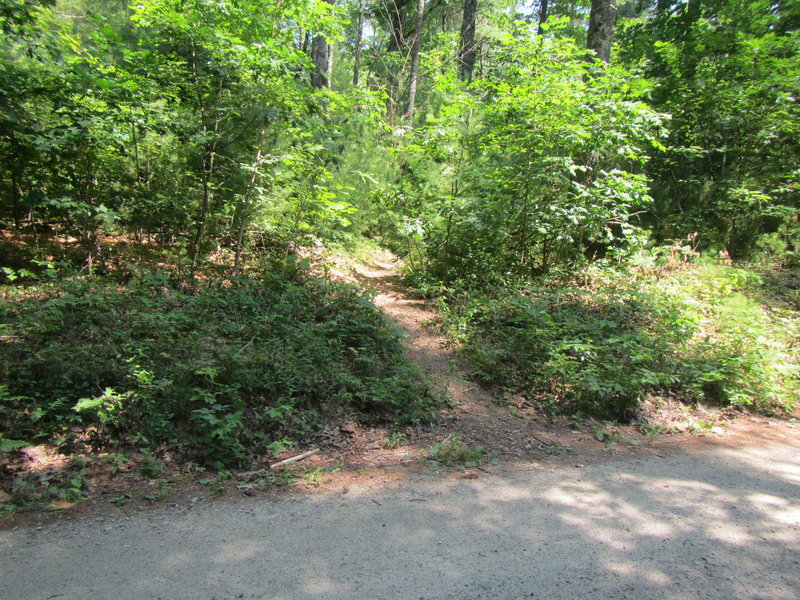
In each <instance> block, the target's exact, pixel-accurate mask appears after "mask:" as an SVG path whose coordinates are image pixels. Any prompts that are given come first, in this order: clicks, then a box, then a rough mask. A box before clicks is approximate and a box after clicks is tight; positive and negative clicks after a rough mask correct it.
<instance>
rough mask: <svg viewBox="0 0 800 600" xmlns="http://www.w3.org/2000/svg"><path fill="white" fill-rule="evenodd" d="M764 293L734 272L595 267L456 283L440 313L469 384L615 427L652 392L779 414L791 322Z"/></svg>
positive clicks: (795, 392)
mask: <svg viewBox="0 0 800 600" xmlns="http://www.w3.org/2000/svg"><path fill="white" fill-rule="evenodd" d="M769 292H770V290H769V289H767V288H766V287H765V286H764V285H763V282H762V279H761V277H759V276H758V275H756V274H755V273H753V272H751V271H748V270H745V269H738V268H734V267H731V266H726V265H705V266H699V265H682V266H679V267H673V268H671V269H663V270H661V271H652V270H646V269H639V270H633V271H628V272H626V273H619V272H616V271H612V270H600V269H595V270H594V271H590V272H588V273H587V275H586V278H585V279H584V281H583V282H582V284H581V285H577V284H574V285H572V286H571V287H564V286H563V282H561V283H560V284H559V285H558V286H556V285H547V284H540V285H525V286H517V287H515V288H514V289H493V290H491V291H482V292H476V291H472V292H465V291H464V289H463V288H457V287H456V288H455V289H452V288H451V289H450V290H448V293H447V295H446V296H444V297H440V305H441V308H442V312H443V314H444V319H445V323H446V325H447V326H448V327H449V329H450V331H451V333H452V334H453V335H454V337H456V338H458V340H459V341H460V342H461V343H462V348H463V352H464V354H465V355H466V357H467V358H468V360H469V361H470V362H471V364H472V366H473V369H474V371H475V374H476V375H477V376H478V377H479V378H480V379H482V380H483V381H484V382H485V383H487V384H490V385H492V386H494V387H495V388H496V389H497V390H498V391H499V392H501V393H511V394H521V395H522V396H524V397H525V398H526V399H527V400H528V401H529V402H530V403H532V404H536V405H539V406H541V407H542V408H544V409H545V410H547V411H548V412H550V413H552V414H556V413H566V414H575V413H585V414H590V415H593V416H597V417H601V418H614V419H624V418H627V417H630V416H631V415H632V414H633V413H634V412H635V410H636V408H637V406H638V405H639V403H640V402H641V400H642V399H643V398H644V397H645V396H646V395H648V394H659V393H668V394H670V395H671V396H675V397H678V398H681V399H682V400H684V401H687V402H694V401H700V400H703V401H710V402H716V403H720V404H722V405H732V406H739V407H752V408H754V409H755V410H758V411H762V412H767V413H782V412H791V411H792V410H793V407H794V406H795V405H796V402H797V400H798V396H800V385H799V381H800V378H799V377H798V373H799V370H798V362H797V358H796V354H797V352H796V348H795V347H794V346H795V345H796V343H797V339H798V334H799V333H800V318H799V315H798V312H797V306H796V305H794V306H793V305H791V303H788V304H787V303H786V302H783V301H781V300H780V299H778V298H777V297H774V296H773V297H768V294H769ZM784 299H785V297H784Z"/></svg>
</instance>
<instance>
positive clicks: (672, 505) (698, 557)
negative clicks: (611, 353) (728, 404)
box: [0, 437, 800, 600]
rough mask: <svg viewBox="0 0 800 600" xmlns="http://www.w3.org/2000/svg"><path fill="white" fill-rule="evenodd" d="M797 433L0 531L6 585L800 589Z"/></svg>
mask: <svg viewBox="0 0 800 600" xmlns="http://www.w3.org/2000/svg"><path fill="white" fill-rule="evenodd" d="M798 450H800V440H798V439H797V437H793V438H789V439H787V440H785V441H781V442H780V443H774V444H760V445H758V446H754V447H742V448H738V449H731V448H711V449H705V450H696V449H695V450H693V451H691V452H683V453H682V452H675V453H672V454H669V455H664V456H658V455H655V454H648V453H643V454H641V455H626V456H625V457H624V458H622V459H620V458H619V457H611V456H609V457H608V458H607V459H606V460H598V461H595V462H593V463H590V464H586V465H584V464H579V463H578V464H577V466H576V464H569V463H567V462H564V463H563V464H561V465H542V464H538V465H537V464H535V463H505V464H503V465H501V466H500V467H497V468H495V469H490V470H487V471H479V476H476V478H473V479H465V478H464V474H459V473H446V474H424V473H409V475H408V478H407V479H406V480H405V481H403V482H402V483H401V484H390V486H391V487H382V486H381V485H372V486H366V487H363V488H353V489H348V490H347V492H346V493H341V492H338V493H326V494H321V493H317V494H315V495H303V496H299V497H291V498H284V499H281V500H274V499H273V500H268V499H265V498H264V497H251V498H247V497H243V498H240V499H223V500H220V501H216V502H209V501H207V500H205V499H202V500H199V499H195V501H194V502H187V503H185V504H181V505H176V506H167V507H162V508H161V509H159V510H149V511H143V512H138V513H137V512H131V513H128V514H127V515H126V516H122V515H123V514H125V513H124V511H120V510H118V509H113V508H111V507H110V508H109V509H108V512H107V513H106V514H95V515H91V516H84V517H78V518H72V519H69V518H67V519H62V520H56V521H55V522H53V523H50V524H45V525H42V526H38V527H37V526H36V525H35V524H33V525H25V526H17V527H15V528H13V529H10V530H7V531H3V532H0V564H2V565H3V567H2V571H1V572H0V596H1V597H2V598H4V599H8V600H27V599H31V600H32V599H37V600H44V599H50V598H59V599H64V600H71V599H75V600H90V599H98V600H99V599H104V600H105V599H112V598H113V599H120V600H122V599H126V598H131V599H134V598H152V599H156V598H162V599H164V600H168V599H170V600H172V599H179V598H192V599H207V600H211V599H215V600H223V599H229V598H230V599H233V598H248V599H253V598H264V599H266V598H269V599H279V598H280V599H293V600H294V599H326V600H333V599H338V598H342V599H345V598H347V599H352V598H365V599H366V598H369V599H378V598H386V599H387V600H388V599H391V600H398V599H406V598H407V599H413V600H417V599H420V598H425V599H434V598H436V599H439V598H441V599H445V598H448V599H449V598H452V599H471V598H509V599H513V598H542V599H544V598H546V599H555V598H587V599H588V598H597V599H603V600H606V599H609V598H632V599H641V598H675V599H678V598H681V599H685V598H704V599H710V598H720V599H726V600H727V599H732V598H763V599H767V598H769V599H773V600H774V599H786V600H790V599H797V598H800V452H798Z"/></svg>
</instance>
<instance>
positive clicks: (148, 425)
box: [0, 269, 434, 466]
mask: <svg viewBox="0 0 800 600" xmlns="http://www.w3.org/2000/svg"><path fill="white" fill-rule="evenodd" d="M10 294H11V298H10V299H8V300H5V301H3V302H2V304H0V334H2V337H1V338H0V340H2V342H0V343H2V347H3V352H2V356H1V357H0V378H1V379H0V382H1V383H2V384H3V387H2V388H0V389H2V393H0V434H2V435H5V436H6V437H8V438H14V439H17V438H26V439H31V440H32V439H41V438H46V437H53V436H55V437H59V436H62V437H63V436H66V437H67V438H68V437H69V436H70V435H72V434H74V433H75V432H80V431H87V430H90V431H92V432H94V436H95V438H94V441H95V442H96V443H105V442H107V441H108V440H110V439H112V438H121V439H123V440H127V441H130V442H132V443H136V444H139V445H144V446H151V447H154V446H155V445H157V444H160V443H162V442H170V443H180V444H182V445H183V446H184V447H186V448H188V449H190V450H191V451H192V452H193V453H194V454H196V455H198V456H199V457H200V458H201V459H203V460H204V461H205V462H207V463H210V464H215V463H216V464H217V465H218V466H222V465H226V464H231V463H235V462H237V461H240V460H241V459H243V458H244V457H246V456H247V455H248V454H249V453H251V452H255V451H263V450H264V449H265V448H268V447H269V446H270V444H274V443H275V442H278V441H281V440H284V439H291V440H299V439H303V438H304V437H307V436H308V435H309V434H310V433H311V432H313V431H314V430H315V428H317V427H318V426H319V424H320V423H321V421H322V420H323V418H324V416H325V415H326V414H328V413H331V414H333V413H337V412H340V411H341V410H342V408H344V409H345V411H349V412H351V413H356V414H357V415H358V416H360V418H362V419H364V420H368V421H369V420H373V421H374V420H391V421H396V422H400V423H409V422H418V421H420V420H423V419H427V418H429V417H430V416H431V414H432V411H433V409H434V400H433V399H432V398H431V397H429V396H428V394H427V387H426V385H425V384H424V382H423V381H422V378H421V376H420V373H419V372H418V371H417V370H416V369H415V368H414V367H413V366H412V365H411V364H409V363H408V362H407V361H406V359H405V358H404V356H403V347H402V344H401V341H400V334H399V332H398V330H397V329H396V328H395V327H393V326H392V325H390V323H389V322H388V321H387V319H386V317H385V316H384V315H383V314H382V313H381V312H380V311H379V310H378V309H377V308H376V307H375V306H374V305H373V304H372V303H371V302H370V301H369V299H368V297H366V296H365V295H364V294H363V293H362V292H360V291H358V290H356V289H355V288H353V287H351V286H347V285H343V284H338V283H331V282H329V281H323V280H315V279H307V278H305V277H304V276H302V275H299V274H298V272H297V270H295V269H289V270H287V271H286V272H282V273H280V274H271V275H269V276H267V277H265V278H264V279H263V280H260V281H259V280H255V279H237V280H230V281H226V282H224V284H221V285H217V286H211V285H208V286H204V287H198V288H196V289H187V288H183V287H181V286H179V285H177V284H173V283H172V282H170V280H169V279H168V278H167V277H166V276H164V275H162V274H158V273H156V274H149V275H144V276H141V277H139V278H137V279H135V280H133V281H131V282H130V283H129V284H128V285H126V286H118V285H113V284H110V283H107V282H104V281H101V280H97V279H85V280H66V281H63V282H60V283H58V284H48V285H46V286H45V285H42V286H38V287H31V288H26V289H22V288H17V289H14V290H10Z"/></svg>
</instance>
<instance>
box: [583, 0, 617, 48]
mask: <svg viewBox="0 0 800 600" xmlns="http://www.w3.org/2000/svg"><path fill="white" fill-rule="evenodd" d="M616 14H617V3H616V0H592V11H591V14H590V15H589V30H588V32H587V34H586V48H587V49H588V50H592V51H594V52H595V53H596V54H597V57H598V58H599V59H600V60H602V61H603V62H604V63H608V62H610V61H611V37H612V35H613V33H614V17H615V16H616Z"/></svg>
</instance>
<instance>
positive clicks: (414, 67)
mask: <svg viewBox="0 0 800 600" xmlns="http://www.w3.org/2000/svg"><path fill="white" fill-rule="evenodd" d="M424 18H425V0H418V2H417V18H416V21H415V25H414V43H413V44H412V46H411V74H410V76H409V79H408V108H407V109H406V113H405V115H403V118H405V119H411V118H413V117H414V108H415V105H416V102H417V80H418V79H419V48H420V46H421V45H422V26H423V25H424Z"/></svg>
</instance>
